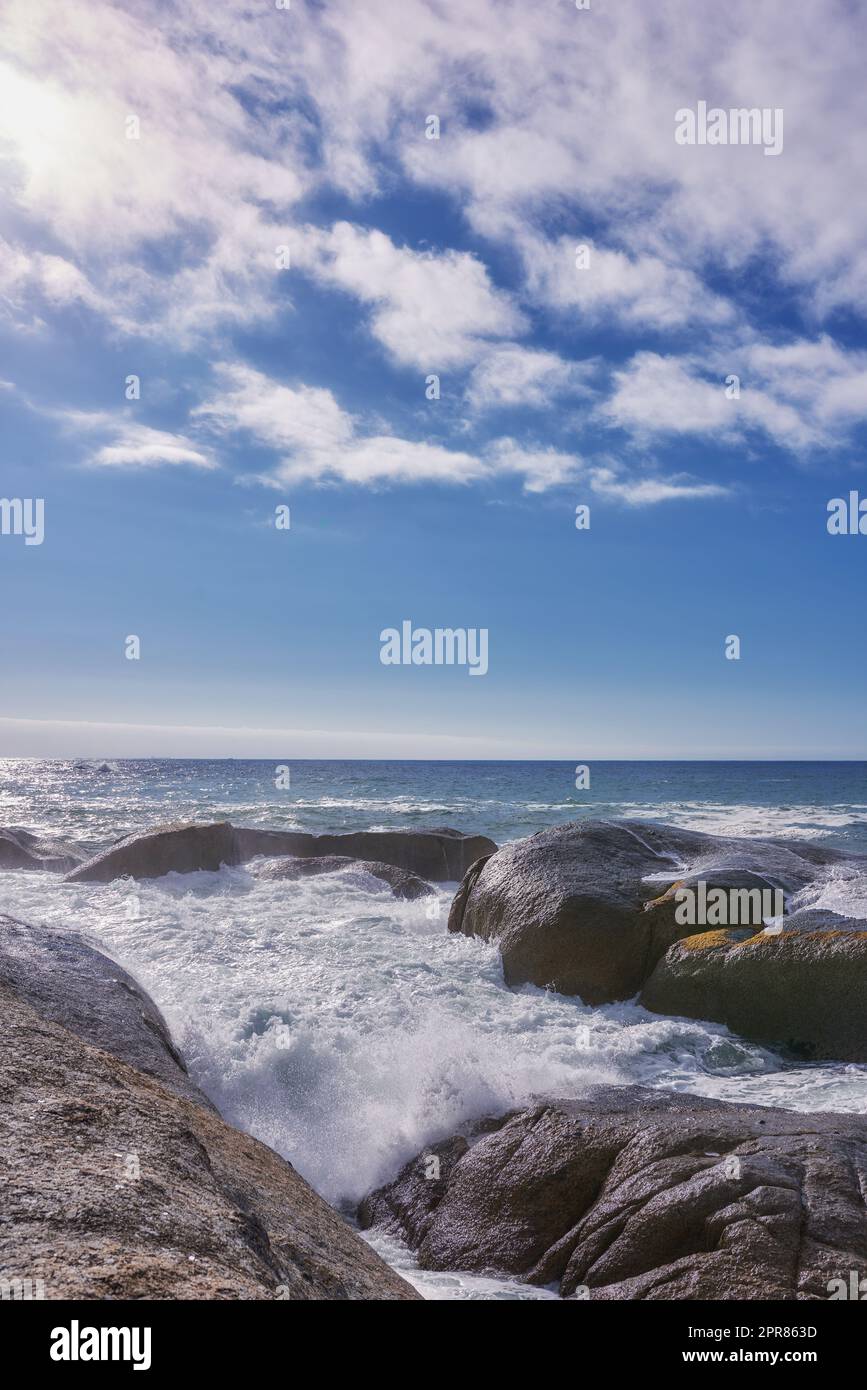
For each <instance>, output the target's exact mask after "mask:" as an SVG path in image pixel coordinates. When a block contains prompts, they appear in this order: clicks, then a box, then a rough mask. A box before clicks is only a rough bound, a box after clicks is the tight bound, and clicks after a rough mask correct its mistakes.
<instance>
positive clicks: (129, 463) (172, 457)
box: [26, 402, 217, 469]
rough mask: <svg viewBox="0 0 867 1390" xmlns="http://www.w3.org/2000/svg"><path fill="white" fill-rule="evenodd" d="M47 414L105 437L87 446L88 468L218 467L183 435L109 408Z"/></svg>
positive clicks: (207, 453) (86, 432) (79, 431)
mask: <svg viewBox="0 0 867 1390" xmlns="http://www.w3.org/2000/svg"><path fill="white" fill-rule="evenodd" d="M26 403H27V404H28V405H31V408H33V407H32V404H31V403H30V402H26ZM48 414H50V415H53V416H54V417H55V418H56V419H57V420H58V421H59V422H60V424H61V426H62V428H63V429H64V430H66V431H67V432H69V433H72V434H78V435H84V436H97V437H100V436H101V437H102V438H103V439H104V440H105V443H100V444H98V445H96V446H93V447H91V448H90V449H89V450H88V452H87V454H86V456H85V460H84V462H85V464H86V465H87V466H88V467H91V468H129V469H137V468H166V467H173V466H178V465H186V466H189V467H191V468H202V469H213V468H216V467H217V463H216V461H215V459H214V458H213V456H212V455H211V453H210V451H209V450H207V449H203V448H201V447H200V446H199V445H198V444H194V443H193V442H192V441H191V440H190V439H189V438H188V437H187V436H186V435H184V434H176V433H172V432H171V431H168V430H158V429H154V428H152V427H151V426H150V425H144V424H140V423H139V422H138V421H135V420H132V419H130V418H129V417H126V416H123V415H121V414H118V413H115V412H112V411H82V410H52V411H49V412H48Z"/></svg>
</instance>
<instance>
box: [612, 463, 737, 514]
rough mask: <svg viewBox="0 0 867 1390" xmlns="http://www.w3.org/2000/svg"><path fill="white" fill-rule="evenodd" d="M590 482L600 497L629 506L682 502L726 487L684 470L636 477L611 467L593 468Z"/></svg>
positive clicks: (718, 493)
mask: <svg viewBox="0 0 867 1390" xmlns="http://www.w3.org/2000/svg"><path fill="white" fill-rule="evenodd" d="M590 486H591V487H592V489H593V491H594V492H595V493H597V494H599V495H600V496H602V497H608V498H613V499H616V500H617V501H619V502H625V503H626V504H627V505H628V506H630V507H647V506H653V505H654V504H655V503H657V502H682V501H691V500H694V499H696V498H704V497H725V496H727V495H728V493H729V489H728V488H725V487H722V486H721V485H720V484H718V483H701V482H698V481H697V479H695V478H690V477H688V476H687V475H686V474H682V473H681V474H677V475H674V476H672V477H667V478H635V477H632V478H630V477H626V476H622V475H619V474H618V473H617V471H616V470H615V469H612V468H596V469H594V470H593V471H592V474H591V479H590Z"/></svg>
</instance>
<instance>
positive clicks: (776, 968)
mask: <svg viewBox="0 0 867 1390" xmlns="http://www.w3.org/2000/svg"><path fill="white" fill-rule="evenodd" d="M865 999H867V923H864V922H857V921H852V920H851V919H848V918H837V917H834V916H833V914H823V913H819V912H810V913H808V912H804V913H796V914H795V915H794V916H793V917H791V918H787V919H785V923H784V924H783V929H782V930H779V931H771V932H768V931H759V932H756V931H755V930H752V929H750V928H734V929H732V928H730V929H728V930H719V931H707V932H702V933H701V934H699V935H693V936H689V937H686V938H685V939H684V940H681V941H679V942H677V943H676V944H675V945H673V946H672V947H671V949H670V950H669V951H668V953H667V954H666V955H665V957H664V958H663V959H662V960H660V961H659V962H658V963H657V965H656V968H655V970H654V971H653V974H652V975H651V976H650V979H649V980H648V981H647V982H646V984H645V985H644V988H643V990H642V992H641V1003H642V1004H644V1006H645V1008H648V1009H652V1010H653V1011H654V1012H655V1013H664V1014H675V1015H678V1016H680V1017H684V1018H706V1019H712V1020H713V1021H714V1022H717V1023H725V1024H727V1025H728V1027H729V1028H731V1029H732V1030H733V1031H734V1032H736V1033H740V1034H742V1035H743V1036H744V1037H747V1038H753V1039H755V1040H756V1041H757V1042H762V1043H767V1044H770V1045H771V1046H773V1047H776V1048H778V1049H781V1050H786V1051H789V1052H791V1053H794V1054H795V1055H797V1056H800V1057H805V1058H809V1059H811V1060H819V1059H827V1058H833V1059H835V1060H837V1061H841V1062H867V1009H865V1007H864V1001H865Z"/></svg>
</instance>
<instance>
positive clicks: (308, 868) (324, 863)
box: [252, 854, 434, 899]
mask: <svg viewBox="0 0 867 1390" xmlns="http://www.w3.org/2000/svg"><path fill="white" fill-rule="evenodd" d="M342 869H361V870H363V871H364V872H365V873H367V874H370V875H371V876H372V877H373V878H380V879H382V880H383V882H384V883H387V884H388V885H389V887H390V888H391V891H392V894H393V896H394V897H395V898H407V899H412V898H424V897H428V896H429V895H430V894H432V893H433V892H434V889H433V888H431V886H430V884H429V883H425V882H424V880H423V879H421V878H418V877H417V876H416V875H415V874H410V873H407V871H406V870H405V869H398V868H395V866H394V864H377V863H375V862H374V861H373V860H371V859H350V857H349V856H348V855H345V854H323V855H319V856H316V857H315V858H313V859H298V858H295V857H294V856H292V855H286V856H283V857H281V858H276V859H263V860H262V861H261V862H260V863H257V864H256V865H255V866H253V868H252V872H253V873H254V874H255V877H256V878H262V879H285V880H287V881H292V880H295V879H299V878H316V877H318V875H319V874H333V873H338V872H339V871H340V870H342Z"/></svg>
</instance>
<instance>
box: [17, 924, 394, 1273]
mask: <svg viewBox="0 0 867 1390" xmlns="http://www.w3.org/2000/svg"><path fill="white" fill-rule="evenodd" d="M49 935H50V934H46V933H44V932H42V931H37V930H35V929H32V928H27V927H26V926H24V924H22V923H19V922H11V921H9V919H5V920H4V921H3V923H2V931H0V1011H2V1017H3V1049H2V1054H0V1155H2V1173H3V1211H2V1220H0V1272H2V1274H3V1277H4V1278H7V1279H13V1278H15V1277H18V1278H26V1279H28V1280H31V1281H33V1282H34V1283H36V1284H38V1283H39V1281H41V1282H42V1283H43V1284H44V1294H45V1297H46V1298H49V1299H63V1298H70V1299H97V1300H103V1299H231V1300H234V1299H292V1300H313V1299H340V1300H343V1299H376V1300H381V1299H387V1300H392V1299H407V1298H408V1299H414V1298H416V1297H417V1295H416V1294H415V1292H414V1291H413V1290H412V1289H411V1288H410V1287H409V1285H407V1284H406V1283H404V1281H403V1280H402V1279H400V1278H399V1277H398V1275H396V1274H395V1273H394V1272H393V1271H392V1270H391V1269H389V1267H388V1266H387V1265H386V1264H385V1263H384V1262H383V1261H382V1260H380V1259H379V1257H378V1256H377V1255H375V1254H374V1252H373V1251H372V1250H371V1249H370V1247H369V1246H368V1245H367V1244H366V1243H365V1242H364V1241H362V1240H361V1239H360V1238H359V1236H358V1235H357V1234H356V1233H355V1232H354V1231H353V1230H352V1229H351V1228H350V1227H349V1226H348V1225H347V1223H346V1222H345V1221H344V1220H343V1219H342V1218H341V1217H340V1216H339V1215H338V1214H337V1213H336V1212H335V1211H333V1210H332V1209H331V1208H330V1207H329V1206H328V1205H327V1203H325V1202H324V1201H323V1200H322V1199H321V1198H320V1197H318V1196H317V1194H316V1193H315V1192H314V1191H313V1189H312V1188H311V1187H310V1186H309V1185H308V1184H307V1183H306V1182H305V1181H304V1180H303V1179H302V1178H301V1177H300V1176H299V1174H298V1173H296V1172H295V1170H294V1169H293V1168H292V1166H291V1165H290V1164H289V1163H287V1162H286V1161H285V1160H284V1159H282V1158H280V1157H279V1155H278V1154H276V1153H274V1152H273V1150H271V1149H269V1148H267V1147H266V1146H265V1145H264V1144H260V1143H259V1142H258V1141H257V1140H255V1139H252V1138H250V1137H249V1136H248V1135H245V1134H242V1133H240V1132H239V1131H238V1130H236V1129H233V1128H232V1127H231V1126H230V1125H227V1124H226V1123H225V1122H224V1121H223V1120H222V1119H221V1118H220V1117H219V1115H217V1114H216V1112H215V1111H214V1109H213V1108H212V1107H211V1106H210V1105H208V1103H207V1102H206V1101H205V1100H204V1098H203V1097H202V1096H201V1094H200V1093H199V1092H198V1091H197V1090H196V1088H195V1087H194V1086H193V1085H192V1084H191V1083H190V1081H189V1078H188V1077H187V1076H186V1075H185V1072H184V1070H183V1064H182V1062H181V1060H180V1058H179V1056H178V1054H177V1051H176V1050H175V1049H174V1047H173V1046H172V1044H171V1040H170V1039H169V1038H168V1035H167V1032H166V1029H165V1024H164V1023H163V1021H162V1019H161V1018H160V1016H159V1013H158V1012H157V1010H156V1008H155V1006H154V1005H153V1003H152V1002H151V1001H150V1000H149V999H148V998H147V996H146V995H145V994H144V992H143V991H142V990H140V989H139V987H138V986H137V985H135V982H134V981H131V980H130V977H129V976H127V975H126V974H125V972H123V971H121V970H119V969H118V967H117V966H116V965H115V964H114V963H113V962H112V961H109V960H108V959H107V958H106V957H104V956H102V955H101V954H100V953H99V952H95V951H93V950H91V949H90V948H88V947H86V946H85V945H83V944H82V943H80V942H77V941H69V942H64V941H62V940H61V939H60V938H59V937H58V936H57V935H56V934H55V935H54V939H53V940H49V939H48V936H49ZM88 990H89V997H88Z"/></svg>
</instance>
